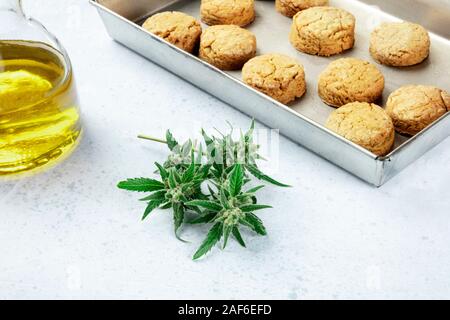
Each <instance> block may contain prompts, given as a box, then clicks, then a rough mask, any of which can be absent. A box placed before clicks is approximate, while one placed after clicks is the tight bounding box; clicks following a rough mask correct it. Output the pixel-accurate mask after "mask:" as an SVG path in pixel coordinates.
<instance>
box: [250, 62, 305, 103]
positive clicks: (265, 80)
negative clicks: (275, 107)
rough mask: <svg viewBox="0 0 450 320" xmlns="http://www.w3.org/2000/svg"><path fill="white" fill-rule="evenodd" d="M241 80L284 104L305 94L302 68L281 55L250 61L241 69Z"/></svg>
mask: <svg viewBox="0 0 450 320" xmlns="http://www.w3.org/2000/svg"><path fill="white" fill-rule="evenodd" d="M242 78H243V81H244V82H245V83H247V84H248V85H250V86H251V87H253V88H255V89H256V90H258V91H261V92H263V93H265V94H267V95H268V96H271V97H272V98H274V99H275V100H278V101H279V102H281V103H285V104H286V103H289V102H291V101H293V100H295V99H296V98H300V97H301V96H303V95H304V94H305V92H306V82H305V71H304V69H303V66H302V65H301V64H299V63H298V62H297V61H296V60H294V59H292V58H291V57H288V56H285V55H282V54H266V55H262V56H258V57H256V58H253V59H251V60H250V61H248V62H247V63H246V64H245V65H244V68H243V69H242Z"/></svg>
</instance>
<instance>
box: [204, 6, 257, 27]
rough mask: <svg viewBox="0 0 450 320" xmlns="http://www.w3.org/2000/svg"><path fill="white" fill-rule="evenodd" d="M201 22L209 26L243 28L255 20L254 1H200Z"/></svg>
mask: <svg viewBox="0 0 450 320" xmlns="http://www.w3.org/2000/svg"><path fill="white" fill-rule="evenodd" d="M200 14H201V17H202V21H203V22H204V23H206V24H208V25H210V26H213V25H217V24H235V25H238V26H241V27H244V26H246V25H248V24H250V23H252V22H253V20H255V1H254V0H202V2H201V6H200Z"/></svg>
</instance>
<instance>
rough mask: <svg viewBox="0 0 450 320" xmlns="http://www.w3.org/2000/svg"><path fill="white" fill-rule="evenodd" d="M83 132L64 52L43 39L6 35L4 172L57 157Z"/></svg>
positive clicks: (0, 75) (0, 46) (2, 63)
mask: <svg viewBox="0 0 450 320" xmlns="http://www.w3.org/2000/svg"><path fill="white" fill-rule="evenodd" d="M80 134H81V126H80V115H79V109H78V101H77V96H76V90H75V85H74V81H73V75H72V69H71V67H70V65H68V64H67V63H66V62H65V59H64V56H63V55H62V54H61V53H60V52H59V51H58V50H56V49H54V48H53V47H50V46H49V45H46V44H44V43H41V42H30V41H0V176H5V175H12V174H16V173H22V172H28V171H32V170H33V171H34V170H35V169H37V168H41V167H43V166H47V165H51V164H53V163H56V162H57V161H58V160H60V159H63V158H64V156H65V155H68V154H69V153H70V151H72V150H73V149H74V147H75V146H76V144H77V141H78V139H79V137H80Z"/></svg>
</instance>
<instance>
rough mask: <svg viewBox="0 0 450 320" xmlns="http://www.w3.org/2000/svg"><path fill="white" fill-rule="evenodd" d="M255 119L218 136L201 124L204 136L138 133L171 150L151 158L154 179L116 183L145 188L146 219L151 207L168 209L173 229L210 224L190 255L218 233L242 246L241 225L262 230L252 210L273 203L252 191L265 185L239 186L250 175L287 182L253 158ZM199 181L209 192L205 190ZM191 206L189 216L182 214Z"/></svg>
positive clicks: (203, 248)
mask: <svg viewBox="0 0 450 320" xmlns="http://www.w3.org/2000/svg"><path fill="white" fill-rule="evenodd" d="M254 128H255V123H254V121H252V124H251V126H250V129H249V130H248V131H247V132H246V133H245V134H244V133H242V132H241V134H240V138H239V139H238V140H237V141H235V140H234V139H233V136H232V135H233V129H231V131H230V133H228V134H226V135H224V134H220V137H216V136H214V135H212V136H209V135H208V134H207V133H206V132H205V131H204V130H203V129H202V130H201V134H202V137H203V142H201V143H197V141H193V140H188V141H186V142H185V143H184V144H180V143H178V141H177V140H176V139H175V138H174V136H173V135H172V133H171V132H170V130H168V131H167V132H166V139H165V140H162V139H156V138H152V137H147V136H139V137H140V138H142V139H147V140H152V141H156V142H160V143H164V144H166V145H167V146H168V148H169V150H170V154H169V156H168V158H167V160H166V161H165V162H164V164H163V165H161V164H159V163H158V162H156V163H155V166H156V168H157V170H156V171H155V173H156V174H158V175H159V180H156V179H150V178H134V179H128V180H125V181H121V182H119V184H118V187H119V188H120V189H125V190H128V191H134V192H148V193H150V195H148V196H146V197H144V198H142V199H141V201H145V202H146V203H147V207H146V209H145V211H144V215H143V217H142V219H143V220H144V219H146V218H147V217H148V216H149V215H150V214H151V213H152V212H153V211H154V210H155V209H157V208H159V209H172V212H173V221H174V230H175V235H176V237H177V238H178V239H180V240H182V239H181V238H180V237H179V234H178V233H179V230H180V228H181V227H182V226H183V225H184V224H189V225H198V224H211V225H212V227H211V229H210V230H209V232H208V234H207V236H206V238H205V240H204V241H203V243H202V244H201V246H200V247H199V249H198V250H197V251H196V253H195V254H194V256H193V259H194V260H196V259H199V258H201V257H203V256H204V255H205V254H207V253H208V252H209V251H210V250H211V249H212V248H213V247H214V246H215V245H217V243H218V242H220V241H221V240H222V239H223V248H226V246H227V244H228V241H229V238H230V237H231V236H233V238H234V239H235V240H236V241H237V242H238V243H239V244H240V245H241V246H243V247H245V246H246V244H245V242H244V239H243V237H242V235H241V228H242V227H244V228H248V229H250V230H252V231H253V232H255V233H256V234H258V235H261V236H265V235H266V234H267V231H266V228H265V226H264V224H263V222H262V221H261V219H260V218H259V217H258V216H257V215H256V214H255V212H256V211H259V210H263V209H269V208H272V207H271V206H269V205H262V204H258V201H257V198H256V193H257V192H258V191H259V190H260V189H262V188H263V187H264V185H259V186H256V187H253V188H249V189H247V190H244V188H245V186H246V185H247V184H248V183H249V182H251V181H252V177H254V178H257V179H259V180H261V181H264V182H268V183H270V184H272V185H275V186H279V187H289V186H288V185H286V184H283V183H281V182H278V181H276V180H275V179H273V178H271V177H269V176H268V175H266V174H264V173H263V172H261V170H260V169H259V168H258V166H257V164H256V161H257V160H260V159H263V157H261V155H260V154H259V153H258V150H259V148H260V146H259V145H257V144H255V143H254V140H253V135H254ZM202 186H204V187H206V189H207V190H208V192H207V193H206V192H205V193H204V192H203V190H202ZM187 212H190V213H192V215H193V218H191V219H187V218H186V213H187Z"/></svg>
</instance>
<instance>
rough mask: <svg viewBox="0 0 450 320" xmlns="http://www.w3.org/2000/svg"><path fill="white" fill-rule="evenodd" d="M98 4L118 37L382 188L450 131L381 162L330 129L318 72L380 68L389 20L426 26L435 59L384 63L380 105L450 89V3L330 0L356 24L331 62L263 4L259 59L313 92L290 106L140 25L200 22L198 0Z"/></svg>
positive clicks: (399, 143) (435, 128)
mask: <svg viewBox="0 0 450 320" xmlns="http://www.w3.org/2000/svg"><path fill="white" fill-rule="evenodd" d="M91 3H92V4H93V5H95V6H96V7H97V9H98V12H99V14H100V16H101V17H102V19H103V21H104V23H105V26H106V28H107V30H108V32H109V34H110V35H111V37H112V38H113V39H115V40H117V41H118V42H120V43H122V44H123V45H125V46H127V47H128V48H130V49H132V50H134V51H135V52H137V53H139V54H141V55H143V56H144V57H147V58H148V59H150V60H152V61H154V62H155V63H157V64H159V65H161V66H162V67H164V68H166V69H167V70H169V71H171V72H173V73H175V74H176V75H178V76H180V77H182V78H184V79H186V80H187V81H189V82H191V83H192V84H194V85H196V86H197V87H199V88H201V89H203V90H205V91H207V92H209V93H210V94H212V95H214V96H216V97H217V98H219V99H220V100H222V101H224V102H226V103H228V104H230V105H232V106H234V107H235V108H237V109H239V110H241V111H242V112H244V113H246V114H248V115H250V116H252V117H254V118H256V119H258V120H259V121H261V122H263V123H265V124H266V125H268V126H269V127H271V128H277V129H280V132H281V134H283V135H284V136H286V137H288V138H290V139H292V140H293V141H295V142H297V143H299V144H300V145H302V146H304V147H306V148H308V149H309V150H311V151H313V152H315V153H316V154H318V155H320V156H322V157H323V158H325V159H328V160H329V161H331V162H333V163H334V164H336V165H338V166H340V167H341V168H343V169H345V170H347V171H349V172H351V173H353V174H354V175H356V176H358V177H359V178H361V179H363V180H365V181H367V182H369V183H370V184H373V185H375V186H381V185H383V184H384V183H385V182H386V181H388V180H389V179H390V178H392V177H393V176H395V175H396V174H397V173H398V172H399V171H401V170H402V169H404V168H405V167H407V166H408V165H409V164H410V163H412V162H413V161H415V160H417V159H418V158H419V157H421V156H422V155H423V154H424V153H425V152H427V151H428V150H429V149H431V148H432V147H434V146H436V145H437V144H438V143H439V142H441V141H442V140H444V139H445V138H446V137H448V136H449V134H450V112H448V113H447V114H445V115H444V116H443V117H442V118H440V119H439V120H437V121H436V122H435V123H434V124H433V125H431V126H430V127H428V128H427V129H426V130H424V131H422V132H421V133H420V134H418V135H416V136H414V137H413V138H407V137H404V136H401V135H397V138H396V142H395V148H394V150H393V151H392V152H391V153H390V154H389V155H387V156H385V157H377V156H376V155H374V154H372V153H371V152H369V151H367V150H365V149H363V148H361V147H359V146H358V145H356V144H354V143H352V142H350V141H348V140H346V139H344V138H342V137H340V136H338V135H336V134H334V133H333V132H331V131H329V130H328V129H326V128H325V127H324V123H325V121H326V119H327V117H328V115H329V114H330V113H331V112H332V111H333V110H334V109H333V108H331V107H329V106H327V105H325V104H324V103H323V102H322V101H321V100H320V98H319V96H318V94H317V78H318V75H319V73H320V72H321V71H322V70H323V69H324V68H325V67H326V66H327V65H328V64H329V63H330V62H331V61H333V60H335V59H338V58H341V57H359V58H361V59H365V60H368V61H372V62H373V63H375V62H374V61H373V59H372V58H371V57H370V54H369V52H368V47H369V34H370V32H371V30H372V29H373V28H374V27H375V26H377V25H378V24H379V23H381V22H383V21H395V20H399V19H402V20H403V19H404V20H410V21H413V22H418V23H421V24H422V25H424V26H425V27H426V28H428V29H429V30H430V31H431V32H432V33H431V38H432V49H431V55H430V57H429V58H428V59H427V60H426V61H425V62H424V63H422V64H420V65H418V66H414V67H408V68H403V69H394V68H389V67H385V66H381V65H378V67H379V68H380V70H381V71H382V72H383V74H384V75H385V78H386V88H385V91H384V95H383V101H380V102H379V104H381V105H384V103H385V102H386V99H387V97H388V95H389V94H390V93H391V92H392V91H394V90H395V89H397V88H398V87H400V86H402V85H405V84H411V83H416V84H429V85H435V86H438V87H440V88H442V89H444V90H449V89H450V59H449V52H450V42H449V40H448V38H449V37H450V34H449V32H450V29H449V27H448V26H449V25H450V4H449V3H448V2H447V1H445V0H431V1H430V0H398V1H382V0H380V1H376V0H364V1H358V0H334V1H333V0H331V1H330V5H332V6H336V7H340V8H344V9H345V10H347V11H349V12H351V13H353V14H354V15H355V17H356V19H357V28H356V45H355V48H354V49H353V50H350V51H348V52H346V53H344V54H342V55H338V56H334V57H331V58H324V57H316V56H310V55H306V54H302V53H300V52H298V51H296V50H295V49H294V48H293V47H292V46H291V45H290V43H289V41H288V34H289V30H290V26H291V19H289V18H287V17H284V16H282V15H281V14H279V13H278V12H276V10H275V8H274V2H273V1H256V12H257V18H256V20H255V22H254V23H253V24H251V25H250V26H249V27H248V29H249V30H251V31H252V32H254V33H255V34H256V37H257V39H258V54H263V53H269V52H279V53H284V54H287V55H290V56H292V57H295V58H296V59H298V60H299V61H300V62H301V63H302V64H303V65H304V66H305V71H306V77H307V85H308V91H307V94H306V95H305V96H304V97H303V98H302V99H299V100H298V101H296V102H294V103H293V104H290V105H289V106H286V105H283V104H281V103H278V102H277V101H275V100H273V99H271V98H269V97H268V96H266V95H264V94H261V93H259V92H257V91H256V90H254V89H252V88H251V87H249V86H247V85H245V84H244V83H243V82H241V80H240V79H241V73H240V71H239V72H223V71H220V70H219V69H217V68H215V67H213V66H211V65H209V64H207V63H205V62H203V61H202V60H200V59H198V58H197V57H195V56H194V55H191V54H189V53H186V52H184V51H182V50H180V49H178V48H177V47H175V46H173V45H171V44H169V43H167V42H166V41H164V40H162V39H160V38H158V37H156V36H154V35H152V34H150V33H149V32H147V31H146V30H144V29H143V28H142V27H141V24H142V23H143V21H144V20H145V19H146V18H147V17H149V16H150V15H152V14H155V13H157V12H161V11H167V10H177V11H182V12H185V13H187V14H190V15H192V16H195V17H197V18H198V17H199V11H200V10H199V8H200V1H199V0H167V1H163V0H134V1H126V0H91ZM418 8H420V15H419V14H417V12H418V11H417V10H418ZM204 27H206V26H204Z"/></svg>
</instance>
